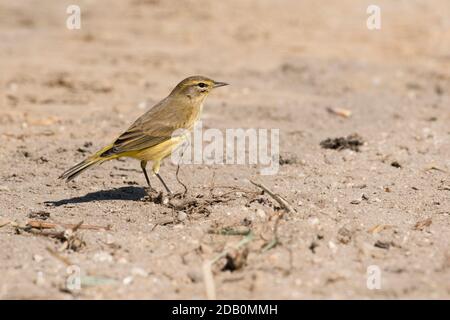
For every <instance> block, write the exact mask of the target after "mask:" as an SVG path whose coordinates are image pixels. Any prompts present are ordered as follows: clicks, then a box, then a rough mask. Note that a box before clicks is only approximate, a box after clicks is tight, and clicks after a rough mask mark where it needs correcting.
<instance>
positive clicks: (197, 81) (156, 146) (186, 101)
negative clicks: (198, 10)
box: [59, 76, 228, 193]
mask: <svg viewBox="0 0 450 320" xmlns="http://www.w3.org/2000/svg"><path fill="white" fill-rule="evenodd" d="M226 85H228V84H227V83H225V82H217V81H214V80H211V79H209V78H206V77H202V76H193V77H189V78H186V79H184V80H183V81H181V82H180V83H179V84H178V85H177V86H176V87H175V89H173V90H172V92H171V93H170V94H169V96H168V97H166V98H165V99H163V100H162V101H160V102H159V103H158V104H156V105H155V106H154V107H153V108H151V109H150V110H149V111H147V112H146V113H144V114H143V115H142V116H141V117H139V118H138V119H137V120H136V121H135V122H134V123H133V124H132V125H131V127H129V128H128V130H127V131H125V132H124V133H122V134H121V135H120V136H119V137H118V138H117V139H116V140H115V141H114V142H113V143H111V144H110V145H108V146H106V147H104V148H103V149H101V150H100V151H98V152H97V153H95V154H94V155H92V156H90V157H89V158H87V159H86V160H84V161H82V162H80V163H79V164H77V165H76V166H74V167H73V168H70V169H69V170H67V171H66V172H64V173H63V174H62V175H61V176H60V177H59V178H60V179H66V181H67V182H68V181H70V180H72V179H74V178H75V177H76V176H78V175H79V174H80V173H82V172H83V171H84V170H86V169H88V168H90V167H92V166H93V165H96V164H101V163H103V162H105V161H108V160H112V159H116V158H120V157H130V158H135V159H138V160H140V161H141V168H142V171H143V172H144V175H145V179H146V180H147V183H148V185H149V187H150V188H151V185H150V179H149V178H148V175H147V170H146V169H145V168H146V166H147V162H148V161H152V162H153V167H152V171H153V173H154V174H155V175H156V176H157V177H158V179H159V180H160V181H161V183H162V184H163V186H164V188H165V189H166V190H167V192H168V193H171V191H170V189H169V188H168V187H167V185H166V183H165V182H164V180H163V179H162V177H161V175H160V174H159V167H160V165H161V161H162V160H163V159H164V158H166V157H167V156H169V155H170V154H171V153H172V151H173V150H175V148H176V147H177V146H179V144H180V143H182V142H183V137H180V136H172V134H173V133H174V132H175V131H177V130H181V129H185V130H191V129H192V127H193V126H194V124H195V122H196V121H197V120H198V119H199V117H200V115H201V112H202V108H203V102H204V101H205V98H206V97H207V96H208V94H209V93H210V92H211V90H212V89H214V88H218V87H222V86H226Z"/></svg>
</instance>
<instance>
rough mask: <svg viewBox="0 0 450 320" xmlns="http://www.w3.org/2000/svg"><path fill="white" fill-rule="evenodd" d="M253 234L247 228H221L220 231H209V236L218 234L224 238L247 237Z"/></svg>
mask: <svg viewBox="0 0 450 320" xmlns="http://www.w3.org/2000/svg"><path fill="white" fill-rule="evenodd" d="M250 232H251V230H250V229H249V228H247V227H243V228H234V229H233V228H221V229H219V230H216V229H210V230H208V233H209V234H218V235H222V236H246V235H248V234H249V233H250Z"/></svg>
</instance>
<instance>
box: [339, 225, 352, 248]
mask: <svg viewBox="0 0 450 320" xmlns="http://www.w3.org/2000/svg"><path fill="white" fill-rule="evenodd" d="M337 239H338V240H339V242H340V243H342V244H347V243H349V242H350V240H351V239H352V232H351V231H350V230H348V229H347V228H346V227H342V228H340V229H339V231H338V234H337Z"/></svg>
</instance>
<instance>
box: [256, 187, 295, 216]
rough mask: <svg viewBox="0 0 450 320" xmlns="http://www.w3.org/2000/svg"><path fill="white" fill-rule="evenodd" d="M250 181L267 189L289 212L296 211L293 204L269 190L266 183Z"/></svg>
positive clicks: (264, 189)
mask: <svg viewBox="0 0 450 320" xmlns="http://www.w3.org/2000/svg"><path fill="white" fill-rule="evenodd" d="M250 182H251V183H252V184H254V185H255V186H257V187H258V188H260V189H262V190H263V191H265V192H266V193H267V194H268V195H269V196H271V197H272V198H273V199H274V200H275V201H276V202H278V204H279V205H280V206H281V207H282V208H283V209H285V210H286V211H287V212H289V213H296V211H295V209H294V208H292V206H291V205H290V204H289V203H288V202H287V201H286V200H285V199H283V198H282V197H281V196H280V195H278V194H275V193H273V192H272V191H270V190H269V188H267V187H266V186H265V185H263V184H261V183H257V182H254V181H252V180H250Z"/></svg>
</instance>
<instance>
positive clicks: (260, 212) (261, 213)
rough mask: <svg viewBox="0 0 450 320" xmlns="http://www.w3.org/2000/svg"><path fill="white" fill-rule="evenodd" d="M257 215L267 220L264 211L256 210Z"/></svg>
mask: <svg viewBox="0 0 450 320" xmlns="http://www.w3.org/2000/svg"><path fill="white" fill-rule="evenodd" d="M256 215H257V216H258V217H259V218H261V219H265V218H266V213H265V212H264V210H263V209H260V208H258V209H256Z"/></svg>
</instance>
